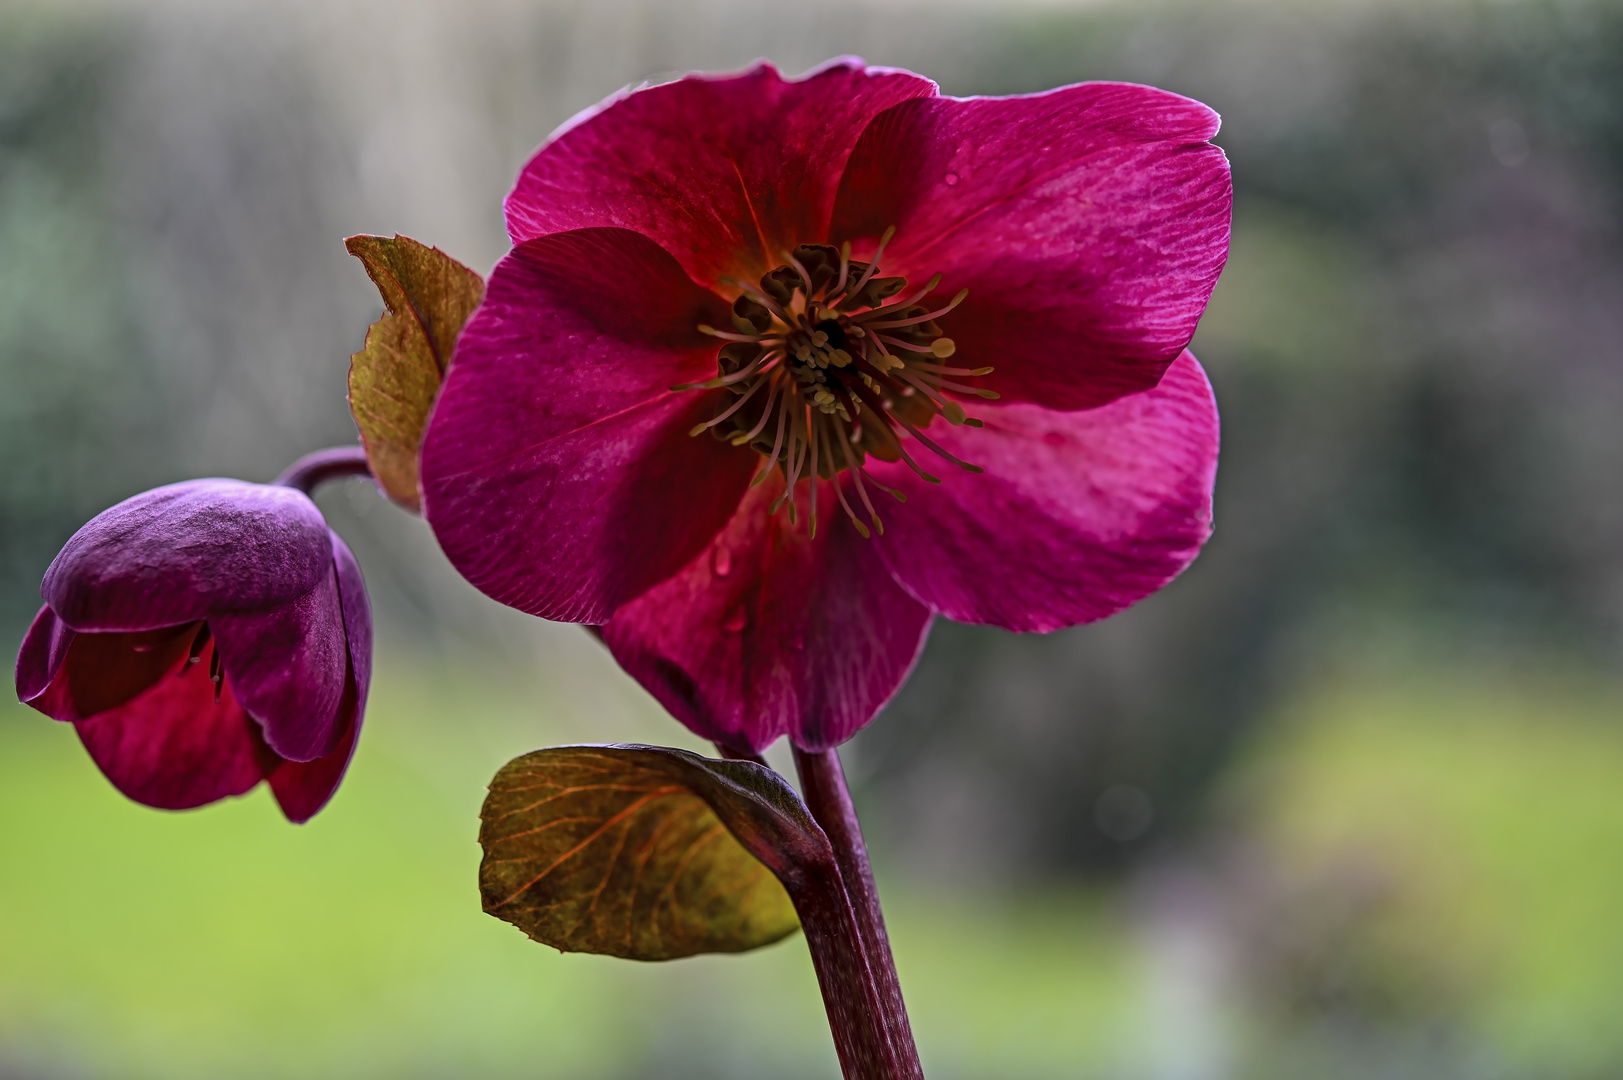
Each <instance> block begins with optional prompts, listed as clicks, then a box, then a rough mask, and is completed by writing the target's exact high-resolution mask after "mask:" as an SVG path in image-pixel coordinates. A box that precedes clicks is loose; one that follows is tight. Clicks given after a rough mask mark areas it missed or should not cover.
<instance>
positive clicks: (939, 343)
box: [930, 337, 958, 360]
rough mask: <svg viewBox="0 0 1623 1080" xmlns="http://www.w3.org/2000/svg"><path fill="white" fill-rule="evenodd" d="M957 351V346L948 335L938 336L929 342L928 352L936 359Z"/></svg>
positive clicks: (944, 357)
mask: <svg viewBox="0 0 1623 1080" xmlns="http://www.w3.org/2000/svg"><path fill="white" fill-rule="evenodd" d="M957 351H958V346H957V345H956V344H954V343H953V340H952V338H950V337H938V338H936V339H935V340H934V341H932V342H930V354H931V355H932V356H934V357H935V358H936V359H937V360H945V359H946V358H947V357H949V356H951V355H952V354H953V353H955V352H957Z"/></svg>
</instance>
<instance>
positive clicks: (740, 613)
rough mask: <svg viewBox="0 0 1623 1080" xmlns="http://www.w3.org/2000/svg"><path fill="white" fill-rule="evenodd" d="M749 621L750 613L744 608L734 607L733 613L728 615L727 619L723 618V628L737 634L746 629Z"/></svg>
mask: <svg viewBox="0 0 1623 1080" xmlns="http://www.w3.org/2000/svg"><path fill="white" fill-rule="evenodd" d="M748 622H749V615H748V614H747V613H746V612H745V611H744V609H743V608H734V609H733V613H732V614H731V615H728V616H727V617H726V618H725V619H723V620H721V628H722V629H723V630H727V631H730V632H732V633H734V634H736V633H738V632H739V631H740V630H742V629H744V627H745V625H746V624H747V623H748Z"/></svg>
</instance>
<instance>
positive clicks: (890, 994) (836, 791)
mask: <svg viewBox="0 0 1623 1080" xmlns="http://www.w3.org/2000/svg"><path fill="white" fill-rule="evenodd" d="M795 768H796V770H797V771H798V772H799V773H800V786H801V788H802V789H803V790H802V794H803V795H804V796H805V799H806V806H807V808H808V809H810V810H811V812H812V817H813V818H815V819H816V820H817V824H818V825H820V826H822V829H823V832H824V833H825V834H826V835H827V836H828V842H829V843H830V844H831V845H832V846H833V848H834V858H835V860H836V861H837V862H838V863H839V867H840V876H841V877H842V878H844V879H845V890H846V894H847V895H848V896H849V897H850V900H851V906H852V908H853V909H854V913H855V915H856V920H857V929H858V931H859V932H860V933H861V935H862V951H863V952H864V953H865V954H866V956H867V960H868V967H869V970H870V971H871V972H872V974H873V979H874V983H875V989H876V990H877V992H878V994H879V1004H880V1009H881V1011H882V1012H883V1013H884V1019H885V1030H886V1032H887V1033H888V1035H889V1037H890V1045H891V1052H892V1053H893V1054H894V1055H895V1059H896V1062H897V1065H898V1068H899V1069H900V1074H899V1075H901V1076H902V1077H903V1078H905V1080H924V1070H923V1067H922V1066H921V1065H920V1064H919V1051H918V1047H917V1046H916V1045H915V1044H914V1042H913V1026H912V1024H910V1023H909V1022H908V1019H907V1006H906V1005H905V1004H904V1003H903V1002H902V986H901V983H900V982H899V981H898V980H897V978H896V960H895V958H894V957H893V956H892V955H891V951H890V936H889V935H888V934H886V933H885V914H884V912H883V911H881V910H880V908H879V890H878V889H877V888H876V887H875V886H874V880H873V867H872V866H871V865H870V864H869V862H868V848H867V846H866V845H865V844H864V843H863V841H862V826H861V825H860V824H858V822H857V811H856V807H854V806H853V805H851V792H850V790H849V789H848V788H847V787H846V784H845V770H844V769H842V768H841V767H840V758H839V755H838V754H837V753H836V752H835V751H833V750H823V751H818V752H813V751H810V750H802V749H800V748H799V747H795Z"/></svg>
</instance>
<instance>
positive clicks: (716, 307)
mask: <svg viewBox="0 0 1623 1080" xmlns="http://www.w3.org/2000/svg"><path fill="white" fill-rule="evenodd" d="M1217 125H1218V120H1217V116H1216V114H1214V113H1213V112H1212V111H1211V110H1210V109H1208V108H1207V107H1206V106H1204V105H1201V104H1199V103H1198V102H1195V101H1191V100H1189V99H1187V98H1183V97H1179V96H1177V95H1175V94H1169V93H1166V92H1164V91H1160V90H1155V89H1151V88H1149V87H1144V86H1132V85H1125V84H1118V83H1086V84H1082V85H1078V86H1068V87H1063V88H1061V89H1058V90H1053V91H1050V92H1048V93H1043V94H1034V95H1030V96H1022V97H1008V98H964V99H961V98H951V97H943V96H941V95H940V94H938V92H937V90H936V86H935V84H934V83H931V82H930V81H928V80H926V79H923V78H921V77H919V76H917V75H913V74H911V73H908V72H905V71H897V70H890V69H879V68H864V67H863V65H862V64H861V62H860V61H856V60H849V59H848V60H839V61H835V62H833V63H831V64H829V65H827V66H825V67H823V68H821V69H819V70H817V71H815V72H813V73H811V74H809V75H807V76H806V77H804V78H801V79H793V80H785V79H783V78H782V77H781V76H780V75H779V74H778V72H777V71H775V70H774V69H773V68H772V67H771V66H769V65H766V64H762V65H760V66H758V67H756V68H754V69H753V70H751V71H749V72H747V73H745V74H742V75H734V76H724V77H710V76H703V75H694V76H689V77H687V78H684V79H681V80H679V81H677V82H672V83H666V84H664V85H661V86H653V87H648V88H645V89H640V90H635V91H632V92H629V93H624V94H621V95H618V96H616V97H614V98H611V99H609V100H608V101H607V102H605V103H604V104H602V105H600V106H598V107H597V108H595V109H592V110H589V111H588V112H586V113H583V114H582V115H581V116H579V117H577V118H575V119H574V120H573V121H571V122H570V123H569V124H567V125H565V127H564V128H563V129H562V130H561V131H560V132H559V133H557V134H556V135H554V136H553V137H552V139H551V140H550V141H549V142H548V143H547V144H546V145H545V146H543V147H542V148H541V150H540V151H539V152H538V153H537V154H536V155H535V157H534V158H533V159H532V160H531V161H530V163H529V164H528V165H527V166H526V167H525V169H524V171H523V173H522V174H521V175H520V177H519V180H518V185H517V187H516V188H515V189H514V190H513V193H512V194H511V195H510V196H509V197H508V199H507V204H506V207H507V227H508V231H509V233H510V234H511V236H512V239H513V245H514V246H513V250H512V251H511V252H510V253H509V254H508V255H507V256H506V257H505V258H503V259H502V261H501V262H500V263H499V264H498V265H497V267H496V269H495V271H494V272H493V274H492V275H491V279H490V283H489V290H488V292H487V293H486V296H485V300H484V304H483V306H482V307H480V309H479V310H478V312H477V313H476V314H475V315H474V317H473V319H472V320H471V321H470V322H469V323H468V325H467V327H466V329H465V330H464V331H463V334H462V337H461V340H460V342H459V344H458V346H457V351H456V357H455V363H454V364H453V366H452V368H451V370H450V374H449V377H448V379H447V381H446V384H445V387H444V390H443V392H442V394H441V397H440V399H439V402H438V404H437V405H436V408H435V413H434V416H433V419H432V422H431V424H430V427H429V431H428V434H427V437H426V439H425V442H424V446H423V458H422V478H423V491H424V506H425V513H426V515H427V517H428V520H429V522H430V523H431V524H432V526H433V527H434V530H435V533H436V534H437V536H438V537H439V541H440V544H441V545H442V546H443V548H444V549H445V552H446V554H447V555H448V556H449V557H450V559H451V561H452V562H453V563H454V564H455V565H456V566H457V568H458V569H459V570H461V572H462V573H463V574H464V575H465V576H466V577H467V578H468V579H469V580H470V581H472V582H473V583H474V584H475V585H476V586H478V587H479V588H480V589H482V590H483V591H484V592H486V593H488V594H489V595H490V596H492V597H494V598H496V599H497V600H500V601H502V602H504V603H507V604H511V605H512V606H514V607H517V608H520V609H522V610H524V611H528V612H531V613H532V614H535V615H539V616H542V617H544V618H548V619H557V620H564V621H572V622H584V623H592V624H600V625H601V626H602V632H603V636H604V640H605V641H606V642H607V643H608V646H609V648H610V649H611V650H613V653H614V655H615V657H616V658H617V659H618V660H619V662H620V663H621V664H622V665H623V666H624V667H625V668H626V670H628V671H629V672H631V674H632V675H634V676H635V677H636V678H637V679H638V680H640V681H641V682H642V684H643V685H644V686H646V687H647V688H648V689H649V691H650V692H652V693H653V694H654V695H655V696H656V697H657V698H658V699H659V700H660V701H661V702H662V703H663V704H664V705H665V706H666V707H667V708H668V709H669V710H670V711H671V712H672V713H673V714H674V715H675V716H676V717H677V718H678V719H680V720H681V721H682V722H683V723H685V724H686V725H687V726H688V727H690V728H691V729H693V731H695V732H696V733H698V734H700V735H702V736H704V737H705V738H708V739H712V740H715V741H716V742H718V743H721V744H723V745H725V746H728V747H729V748H733V749H737V750H760V749H762V748H764V747H766V746H767V745H768V744H770V743H772V742H773V741H774V740H775V739H777V738H778V737H779V736H780V735H784V734H788V735H789V737H790V738H791V739H792V740H793V741H794V743H795V745H797V746H799V747H801V748H803V749H807V750H823V749H827V748H828V747H831V746H833V745H836V744H838V743H840V742H842V741H844V740H845V739H847V738H849V737H850V736H851V735H852V734H853V733H855V732H856V731H857V729H859V728H860V727H861V726H862V725H863V724H865V723H867V722H868V720H869V719H871V718H872V717H873V716H874V714H875V713H876V712H877V711H878V710H879V708H880V707H881V706H882V705H883V704H884V702H885V701H886V700H887V699H889V697H890V696H891V695H892V694H893V693H894V692H895V690H896V688H897V687H898V686H899V685H900V684H901V682H902V680H903V678H904V677H905V676H906V674H907V672H908V670H909V669H910V667H911V666H912V664H913V662H914V661H915V659H916V658H917V655H918V652H919V649H920V647H921V646H922V643H923V640H924V636H925V633H926V631H927V629H928V626H929V622H930V618H931V614H932V613H933V612H940V613H941V614H943V615H946V616H948V617H949V618H953V619H959V620H963V621H967V622H975V623H990V624H993V625H997V626H1003V627H1007V628H1009V629H1011V630H1028V631H1046V630H1054V629H1057V628H1059V627H1064V626H1071V625H1074V624H1076V623H1082V622H1087V621H1090V620H1093V619H1100V618H1103V617H1104V616H1106V615H1109V614H1111V613H1113V612H1115V611H1119V610H1120V609H1122V608H1124V607H1126V606H1127V605H1129V604H1132V603H1134V602H1135V601H1137V600H1139V599H1141V598H1142V597H1144V596H1145V595H1147V594H1149V593H1151V592H1153V591H1155V590H1156V589H1158V588H1160V587H1161V586H1163V585H1165V584H1166V583H1167V582H1168V581H1170V580H1171V579H1172V578H1173V577H1174V576H1175V575H1177V574H1178V572H1179V571H1181V570H1182V569H1183V568H1184V567H1185V566H1186V565H1188V563H1189V562H1190V560H1192V559H1193V558H1194V557H1195V555H1196V553H1197V552H1198V551H1199V550H1200V546H1201V544H1202V543H1203V542H1204V541H1205V540H1206V537H1207V535H1208V534H1209V532H1210V528H1211V494H1212V484H1213V480H1214V476H1215V470H1216V463H1217V412H1216V406H1215V404H1214V402H1213V399H1212V392H1211V388H1210V386H1209V384H1208V383H1207V381H1206V377H1205V375H1204V374H1203V373H1202V371H1201V369H1200V366H1199V365H1198V364H1197V363H1196V362H1195V359H1194V357H1193V356H1191V355H1189V353H1188V352H1186V351H1185V346H1186V345H1188V343H1189V339H1190V337H1191V336H1192V335H1193V334H1194V332H1195V325H1196V323H1197V322H1198V320H1199V319H1200V315H1201V312H1202V311H1203V310H1204V308H1205V305H1206V301H1207V299H1208V297H1209V296H1210V294H1211V291H1212V287H1213V285H1214V284H1215V283H1216V281H1217V276H1218V273H1219V271H1220V270H1221V269H1222V266H1223V262H1224V259H1225V257H1226V254H1227V250H1228V231H1229V211H1230V204H1231V190H1230V184H1229V172H1228V166H1227V163H1226V161H1225V159H1224V157H1223V154H1222V152H1221V151H1220V150H1218V149H1217V148H1216V147H1214V146H1213V145H1212V144H1211V143H1210V142H1209V141H1208V140H1209V139H1210V138H1211V136H1212V135H1213V134H1214V133H1215V132H1216V131H1217Z"/></svg>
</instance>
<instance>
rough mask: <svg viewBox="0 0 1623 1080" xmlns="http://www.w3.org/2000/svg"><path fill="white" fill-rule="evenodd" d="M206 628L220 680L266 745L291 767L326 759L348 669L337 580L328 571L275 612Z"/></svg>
mask: <svg viewBox="0 0 1623 1080" xmlns="http://www.w3.org/2000/svg"><path fill="white" fill-rule="evenodd" d="M331 550H332V548H331V545H330V542H329V545H328V551H329V552H330V551H331ZM209 625H210V626H211V627H212V628H213V630H214V639H215V641H216V642H217V643H218V645H219V649H220V656H221V659H222V660H223V662H224V664H225V677H226V680H227V682H229V683H230V685H231V688H232V692H233V693H234V695H235V696H236V699H237V701H238V702H240V703H241V705H242V707H243V708H244V709H245V710H247V712H248V715H249V716H251V717H252V718H253V719H254V720H256V721H258V723H259V726H260V728H261V729H262V730H263V732H264V736H265V742H266V744H267V745H268V746H269V747H270V748H271V749H272V750H274V751H275V752H276V753H277V754H278V755H279V756H281V757H284V758H287V759H288V760H290V761H313V760H315V759H316V758H318V757H322V756H324V755H326V754H328V753H330V752H332V749H333V747H334V746H335V745H336V743H337V741H338V739H339V737H340V736H341V735H342V734H343V731H342V729H341V727H340V724H341V720H342V718H341V717H340V715H339V701H340V699H341V698H342V697H343V694H344V683H345V679H346V673H347V672H348V670H349V664H350V661H349V646H348V644H347V641H346V635H345V633H344V612H343V607H342V605H341V603H340V601H339V597H338V579H337V574H336V572H335V571H334V570H332V569H331V568H329V569H328V571H327V580H326V581H324V582H322V583H321V584H319V585H317V586H316V587H315V588H314V589H311V590H310V591H309V592H307V593H305V594H304V595H303V596H301V597H299V598H298V599H297V600H295V601H293V602H292V603H290V604H284V605H283V606H281V607H279V608H277V609H276V610H275V611H268V612H264V613H262V614H258V615H220V616H216V617H214V618H212V619H210V620H209Z"/></svg>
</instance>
